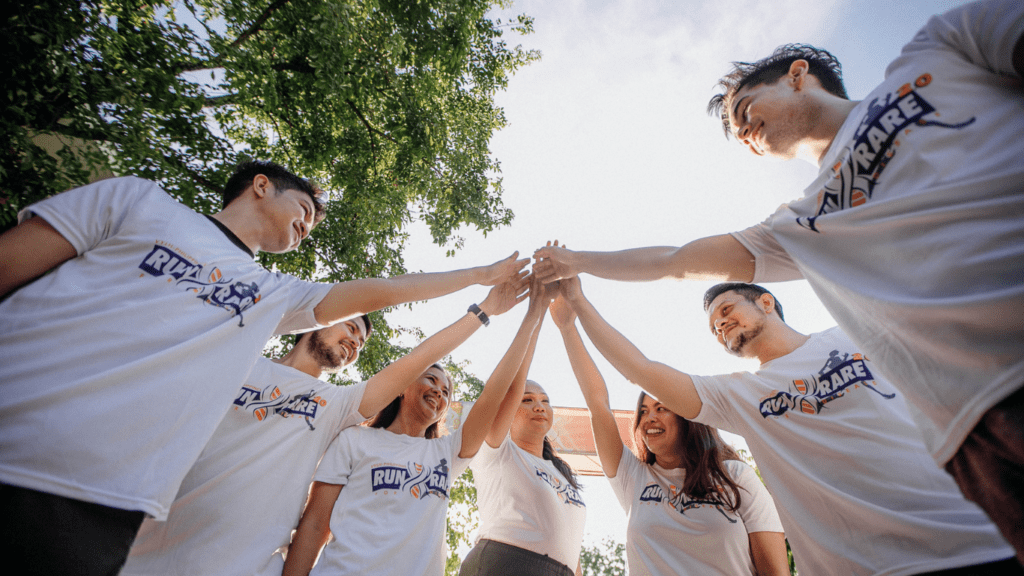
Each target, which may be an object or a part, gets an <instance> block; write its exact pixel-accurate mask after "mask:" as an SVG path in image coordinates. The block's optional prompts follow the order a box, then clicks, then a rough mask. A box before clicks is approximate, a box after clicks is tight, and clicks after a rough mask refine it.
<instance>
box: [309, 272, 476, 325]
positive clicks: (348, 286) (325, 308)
mask: <svg viewBox="0 0 1024 576" xmlns="http://www.w3.org/2000/svg"><path fill="white" fill-rule="evenodd" d="M481 270H482V269H481V268H466V269H464V270H454V271H451V272H430V273H423V274H403V275H401V276H395V277H393V278H362V279H359V280H349V281H347V282H339V283H338V284H335V285H334V286H333V287H332V288H331V291H330V292H329V293H328V294H327V296H326V297H324V299H323V300H322V301H321V302H320V304H318V305H317V306H316V309H315V310H314V313H315V314H316V320H317V322H319V323H321V324H329V323H332V322H335V321H337V320H342V319H345V318H351V317H352V316H357V315H360V314H368V313H370V312H373V311H375V310H381V309H383V308H388V307H390V306H397V305H399V304H405V303H406V302H415V301H418V300H430V299H432V298H437V297H439V296H444V295H446V294H451V293H452V292H457V291H459V290H462V289H463V288H466V287H468V286H472V285H474V284H477V283H479V282H480V280H481V277H482V272H481Z"/></svg>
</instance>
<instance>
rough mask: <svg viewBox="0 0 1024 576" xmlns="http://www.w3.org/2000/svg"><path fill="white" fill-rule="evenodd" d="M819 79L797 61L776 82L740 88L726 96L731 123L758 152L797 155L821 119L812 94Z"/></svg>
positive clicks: (739, 136)
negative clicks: (808, 72)
mask: <svg viewBox="0 0 1024 576" xmlns="http://www.w3.org/2000/svg"><path fill="white" fill-rule="evenodd" d="M798 62H803V61H798ZM804 64H806V62H804ZM816 83H817V79H816V78H815V77H813V76H808V75H807V73H806V67H805V66H801V65H798V63H797V62H794V67H792V68H791V69H790V73H789V74H787V75H785V76H783V77H782V78H779V79H778V80H776V81H775V82H773V83H770V84H763V83H762V84H756V85H747V86H744V87H743V88H740V89H739V91H737V92H736V93H735V94H734V95H733V96H732V97H731V98H728V99H727V100H726V109H727V111H728V116H729V127H730V129H731V131H732V133H733V135H734V136H735V137H736V140H737V141H738V142H739V143H740V144H743V145H744V146H746V147H747V148H748V149H749V150H750V151H751V152H753V153H754V154H757V155H758V156H772V157H775V158H781V159H784V160H789V159H791V158H796V157H797V155H798V153H799V151H800V146H801V144H802V143H803V142H804V140H805V139H806V138H807V137H808V136H810V135H811V134H812V132H813V130H814V128H815V126H816V124H817V123H818V121H819V118H818V111H817V108H816V106H814V104H813V101H812V99H810V98H809V97H808V95H809V92H808V90H809V89H811V88H813V87H814V86H815V85H816Z"/></svg>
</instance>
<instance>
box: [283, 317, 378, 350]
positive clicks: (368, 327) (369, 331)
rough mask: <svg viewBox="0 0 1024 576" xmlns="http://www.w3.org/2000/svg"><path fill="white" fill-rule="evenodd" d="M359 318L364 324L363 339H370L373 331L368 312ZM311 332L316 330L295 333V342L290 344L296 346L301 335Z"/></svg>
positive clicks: (300, 339)
mask: <svg viewBox="0 0 1024 576" xmlns="http://www.w3.org/2000/svg"><path fill="white" fill-rule="evenodd" d="M360 318H362V320H363V324H364V325H365V326H366V334H363V340H364V341H366V340H369V339H370V334H372V333H373V322H370V315H369V314H363V315H362V316H360ZM321 330H323V328H321ZM313 332H316V330H311V331H309V332H300V333H298V334H296V335H295V343H294V344H292V346H293V347H294V346H298V345H299V342H301V341H302V337H303V336H305V335H306V334H312V333H313Z"/></svg>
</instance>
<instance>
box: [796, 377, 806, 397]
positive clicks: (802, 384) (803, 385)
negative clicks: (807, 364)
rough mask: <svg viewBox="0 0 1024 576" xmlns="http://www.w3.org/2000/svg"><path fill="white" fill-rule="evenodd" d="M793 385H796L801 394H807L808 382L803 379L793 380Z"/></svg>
mask: <svg viewBox="0 0 1024 576" xmlns="http://www.w3.org/2000/svg"><path fill="white" fill-rule="evenodd" d="M793 386H796V389H797V391H799V392H800V393H801V394H807V383H806V382H804V381H803V380H793Z"/></svg>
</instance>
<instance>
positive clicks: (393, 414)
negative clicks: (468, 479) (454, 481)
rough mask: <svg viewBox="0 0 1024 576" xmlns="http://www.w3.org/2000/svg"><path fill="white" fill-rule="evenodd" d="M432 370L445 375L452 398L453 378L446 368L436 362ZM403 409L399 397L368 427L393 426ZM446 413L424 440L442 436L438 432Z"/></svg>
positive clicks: (371, 421)
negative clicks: (435, 369) (434, 369)
mask: <svg viewBox="0 0 1024 576" xmlns="http://www.w3.org/2000/svg"><path fill="white" fill-rule="evenodd" d="M430 368H437V369H438V370H440V371H441V373H443V374H444V378H445V380H447V381H448V397H449V398H451V392H452V378H451V376H449V375H448V371H447V370H445V369H444V366H441V365H440V364H438V363H436V362H435V363H434V364H431V366H430ZM430 368H427V370H430ZM401 408H402V397H401V396H397V397H395V399H394V400H392V401H391V403H390V404H388V405H387V406H385V407H384V408H383V409H382V410H381V411H380V412H377V415H376V416H374V417H373V419H372V420H370V423H369V424H367V426H369V427H370V428H387V427H388V426H391V424H392V423H394V421H395V418H397V417H398V411H399V410H400V409H401ZM447 411H448V409H447V408H445V412H447ZM445 412H442V413H441V418H438V419H437V422H434V423H433V424H431V425H430V426H427V431H426V433H425V434H424V435H423V437H424V438H427V439H428V440H429V439H431V438H437V437H438V436H440V434H438V432H437V430H438V424H439V423H440V422H441V420H443V419H444V415H445Z"/></svg>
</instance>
